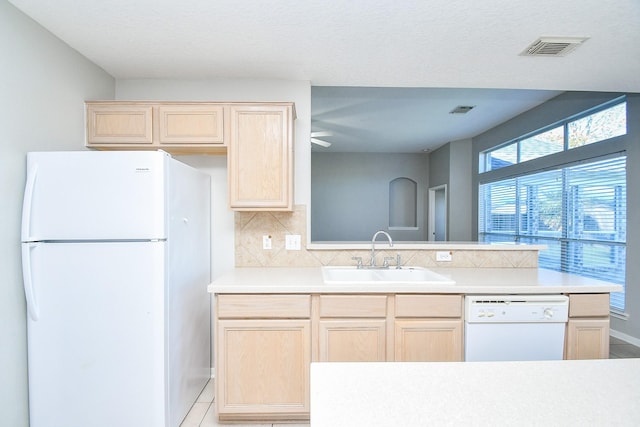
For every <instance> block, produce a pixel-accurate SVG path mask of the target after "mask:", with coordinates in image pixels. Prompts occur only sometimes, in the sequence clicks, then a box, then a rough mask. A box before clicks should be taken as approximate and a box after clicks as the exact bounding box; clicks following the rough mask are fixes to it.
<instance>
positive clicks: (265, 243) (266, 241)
mask: <svg viewBox="0 0 640 427" xmlns="http://www.w3.org/2000/svg"><path fill="white" fill-rule="evenodd" d="M262 249H271V236H269V235H264V236H262Z"/></svg>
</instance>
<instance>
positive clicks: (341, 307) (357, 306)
mask: <svg viewBox="0 0 640 427" xmlns="http://www.w3.org/2000/svg"><path fill="white" fill-rule="evenodd" d="M386 316H387V297H386V296H385V295H322V296H320V317H386Z"/></svg>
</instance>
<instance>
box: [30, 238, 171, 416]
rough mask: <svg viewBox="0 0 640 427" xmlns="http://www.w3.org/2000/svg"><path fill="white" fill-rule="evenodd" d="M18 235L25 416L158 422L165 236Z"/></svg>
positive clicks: (162, 385)
mask: <svg viewBox="0 0 640 427" xmlns="http://www.w3.org/2000/svg"><path fill="white" fill-rule="evenodd" d="M24 245H29V251H28V252H29V253H30V267H31V277H32V283H33V299H34V300H35V301H37V304H38V309H39V316H38V320H33V319H32V318H31V317H28V323H27V327H28V346H29V360H28V362H29V410H30V425H31V426H32V427H45V426H68V427H74V426H77V427H80V426H82V427H84V426H96V427H98V426H104V427H106V426H109V427H111V426H149V427H152V426H153V427H155V426H163V425H165V423H166V419H167V412H168V410H167V408H166V405H165V401H166V393H167V391H166V387H167V385H166V375H165V370H166V367H165V362H166V349H165V346H164V343H165V340H164V325H165V322H166V321H167V319H166V315H165V301H164V286H165V273H164V269H163V267H162V265H163V261H164V258H165V251H166V242H144V243H143V242H128V243H125V242H107V243H35V244H24Z"/></svg>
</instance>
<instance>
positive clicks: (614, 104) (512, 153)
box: [480, 98, 627, 172]
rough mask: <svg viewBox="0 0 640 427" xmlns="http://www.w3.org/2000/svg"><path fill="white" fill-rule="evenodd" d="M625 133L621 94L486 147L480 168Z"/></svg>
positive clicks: (502, 166) (501, 165) (498, 167)
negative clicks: (521, 134) (546, 125)
mask: <svg viewBox="0 0 640 427" xmlns="http://www.w3.org/2000/svg"><path fill="white" fill-rule="evenodd" d="M626 133H627V103H626V101H625V100H624V98H621V99H616V100H614V101H611V102H608V103H606V104H604V105H601V106H599V107H597V108H594V109H592V110H590V111H588V112H586V113H584V114H580V115H578V116H577V117H573V118H570V119H567V120H565V121H563V122H562V123H560V124H555V125H552V126H550V127H548V128H545V129H542V130H540V131H537V132H534V133H533V134H529V135H525V136H523V137H520V138H517V139H516V140H514V141H510V142H508V143H506V144H503V145H502V146H500V147H499V148H495V149H491V150H488V151H485V152H484V153H482V154H481V156H480V172H488V171H492V170H496V169H501V168H504V167H507V166H512V165H516V164H518V163H522V162H526V161H529V160H533V159H537V158H540V157H544V156H548V155H550V154H554V153H558V152H561V151H565V150H572V149H574V148H578V147H582V146H583V145H588V144H593V143H596V142H600V141H604V140H607V139H610V138H613V137H616V136H620V135H626Z"/></svg>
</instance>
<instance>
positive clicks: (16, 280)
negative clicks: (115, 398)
mask: <svg viewBox="0 0 640 427" xmlns="http://www.w3.org/2000/svg"><path fill="white" fill-rule="evenodd" d="M0 63H1V64H2V66H1V67H0V87H1V89H0V93H1V94H2V96H1V97H0V194H1V195H2V202H1V203H0V342H1V343H2V344H1V345H0V426H11V427H20V426H27V425H28V422H29V420H28V397H27V396H28V394H27V393H28V385H27V339H26V311H25V301H24V292H23V288H22V273H21V271H22V270H21V268H22V267H21V255H20V213H21V210H22V194H23V186H24V180H25V154H26V153H27V152H28V151H42V150H82V149H84V104H83V103H84V101H85V99H87V98H111V97H113V96H114V93H115V81H114V79H113V78H112V77H111V76H109V75H108V74H107V73H105V72H104V71H103V70H101V69H100V68H98V67H97V66H96V65H95V64H93V63H91V62H89V61H88V60H87V59H86V58H84V57H83V56H81V55H79V54H78V53H77V52H76V51H74V50H73V49H71V48H70V47H69V46H67V45H65V44H64V43H62V42H61V41H60V40H58V39H57V38H55V37H54V36H52V35H51V34H50V33H49V32H48V31H46V30H44V29H43V28H42V27H41V26H40V25H38V24H37V23H36V22H34V21H32V20H31V19H30V18H28V17H27V16H25V15H24V14H22V13H21V12H20V11H18V10H17V9H16V8H14V7H13V6H12V5H10V4H9V3H7V2H6V1H5V0H0ZM52 368H54V369H55V367H52Z"/></svg>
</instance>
